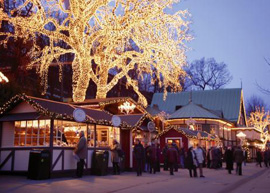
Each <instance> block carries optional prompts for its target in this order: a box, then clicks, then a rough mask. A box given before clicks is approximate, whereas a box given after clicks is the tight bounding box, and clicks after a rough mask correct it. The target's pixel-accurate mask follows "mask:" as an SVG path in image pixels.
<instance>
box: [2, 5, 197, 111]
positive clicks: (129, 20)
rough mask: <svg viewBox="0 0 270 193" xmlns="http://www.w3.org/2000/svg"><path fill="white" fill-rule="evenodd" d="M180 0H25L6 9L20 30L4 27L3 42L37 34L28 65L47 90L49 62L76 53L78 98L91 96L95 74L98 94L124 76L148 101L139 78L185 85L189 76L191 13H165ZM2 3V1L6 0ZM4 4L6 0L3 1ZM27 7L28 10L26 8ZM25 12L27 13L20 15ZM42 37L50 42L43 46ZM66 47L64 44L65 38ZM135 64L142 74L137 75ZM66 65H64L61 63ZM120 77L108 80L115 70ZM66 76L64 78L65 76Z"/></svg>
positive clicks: (175, 87)
mask: <svg viewBox="0 0 270 193" xmlns="http://www.w3.org/2000/svg"><path fill="white" fill-rule="evenodd" d="M176 2H178V0H164V1H160V0H151V1H149V0H125V1H123V0H103V1H100V0H25V1H20V2H18V3H17V5H18V6H17V7H16V8H15V9H14V10H11V11H10V13H6V12H5V11H4V10H3V9H0V22H1V21H7V22H8V23H9V24H10V25H12V26H13V28H14V33H7V32H0V37H3V38H2V39H3V40H2V41H1V42H0V43H1V44H4V45H6V44H7V42H8V40H9V39H10V38H15V39H16V38H22V39H25V40H31V41H32V42H33V44H34V45H33V48H32V49H31V51H30V53H29V55H30V56H31V58H32V62H31V63H30V64H29V65H28V68H29V69H31V68H33V67H35V68H36V70H37V73H39V75H40V77H41V79H42V86H44V92H43V93H45V92H46V89H47V88H48V85H47V81H48V73H49V66H50V65H51V64H52V63H56V64H59V65H60V68H61V61H60V57H61V56H63V55H66V54H72V55H73V56H74V59H73V61H72V62H71V63H72V70H73V85H72V87H73V100H74V101H75V102H82V101H84V100H85V95H86V90H87V88H88V86H89V82H90V80H92V81H93V82H94V83H95V84H96V85H97V93H96V98H106V95H107V93H108V92H109V91H110V90H111V89H112V88H113V87H114V86H115V85H116V84H117V83H118V81H119V80H120V79H122V78H125V79H126V85H127V86H131V87H132V88H133V90H134V91H135V92H136V94H137V95H138V97H139V101H138V102H139V103H141V104H143V105H144V106H147V100H146V98H145V97H144V96H143V95H142V94H141V92H140V91H139V88H138V78H141V79H143V78H144V77H145V76H144V75H145V74H148V75H151V77H152V80H151V83H154V82H155V81H158V83H159V86H160V87H164V97H166V94H167V91H166V89H167V88H168V87H170V88H171V89H172V90H173V91H179V90H180V89H181V86H180V84H179V77H181V76H184V75H185V72H184V71H183V70H182V66H183V65H184V64H185V63H186V56H185V52H186V50H187V47H186V46H185V44H186V42H187V41H189V40H191V39H192V38H191V36H190V35H189V34H188V31H189V24H190V22H189V21H188V17H189V14H188V12H187V11H178V12H176V13H174V14H167V13H165V11H164V10H165V9H166V8H171V7H172V4H173V3H176ZM0 3H1V2H0ZM2 6H3V5H2ZM25 11H27V12H28V13H29V14H28V16H24V15H23V13H25ZM20 15H22V16H20ZM40 37H45V38H46V39H48V42H49V43H48V44H47V45H45V46H44V47H41V46H39V39H40ZM63 42H64V43H65V44H66V45H67V46H66V47H63V46H62V47H61V46H60V45H63V44H61V43H63ZM130 70H136V72H137V74H138V77H136V78H131V76H130V74H129V72H130ZM60 71H61V69H60ZM111 71H113V72H114V73H113V75H114V77H113V78H112V80H110V81H108V77H109V73H110V72H111ZM60 79H61V78H60Z"/></svg>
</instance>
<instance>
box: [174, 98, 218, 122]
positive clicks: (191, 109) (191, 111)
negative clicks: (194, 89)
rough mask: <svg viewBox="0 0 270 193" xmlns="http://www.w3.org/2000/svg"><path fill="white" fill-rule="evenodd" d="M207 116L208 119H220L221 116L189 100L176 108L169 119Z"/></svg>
mask: <svg viewBox="0 0 270 193" xmlns="http://www.w3.org/2000/svg"><path fill="white" fill-rule="evenodd" d="M190 117H192V118H208V119H220V118H221V117H219V116H217V115H215V114H213V113H211V112H210V111H209V110H207V109H205V108H203V107H201V106H200V105H197V104H194V103H193V102H190V103H189V104H188V105H186V106H184V107H182V108H180V109H178V110H177V111H175V112H174V113H173V114H171V115H170V117H169V118H170V119H179V118H190Z"/></svg>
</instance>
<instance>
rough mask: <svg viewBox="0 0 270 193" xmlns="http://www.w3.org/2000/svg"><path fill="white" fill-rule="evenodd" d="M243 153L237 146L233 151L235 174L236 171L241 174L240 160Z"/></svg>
mask: <svg viewBox="0 0 270 193" xmlns="http://www.w3.org/2000/svg"><path fill="white" fill-rule="evenodd" d="M244 159H245V158H244V153H243V151H242V149H241V147H240V146H239V147H237V148H236V149H235V151H234V161H235V163H236V174H237V173H238V174H239V176H241V175H242V162H243V160H244Z"/></svg>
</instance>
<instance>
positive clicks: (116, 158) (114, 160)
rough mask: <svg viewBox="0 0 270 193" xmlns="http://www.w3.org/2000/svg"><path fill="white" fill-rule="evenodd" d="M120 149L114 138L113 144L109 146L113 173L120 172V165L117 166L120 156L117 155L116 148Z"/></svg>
mask: <svg viewBox="0 0 270 193" xmlns="http://www.w3.org/2000/svg"><path fill="white" fill-rule="evenodd" d="M119 149H120V145H119V143H118V142H117V140H116V139H114V140H113V144H112V146H111V147H110V150H111V161H112V164H113V174H114V175H116V174H120V167H119V162H120V158H119V155H118V150H119Z"/></svg>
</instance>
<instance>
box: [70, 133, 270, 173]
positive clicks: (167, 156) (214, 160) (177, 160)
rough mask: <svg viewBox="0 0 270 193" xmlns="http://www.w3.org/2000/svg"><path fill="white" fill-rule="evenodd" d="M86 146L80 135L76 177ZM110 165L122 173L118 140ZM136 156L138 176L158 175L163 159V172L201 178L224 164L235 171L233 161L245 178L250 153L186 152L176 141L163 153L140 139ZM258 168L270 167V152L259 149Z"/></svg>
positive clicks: (213, 149)
mask: <svg viewBox="0 0 270 193" xmlns="http://www.w3.org/2000/svg"><path fill="white" fill-rule="evenodd" d="M86 147H87V145H86V139H85V137H84V133H83V132H80V140H79V142H78V144H77V146H76V148H75V150H74V155H75V159H77V170H76V175H75V176H76V177H82V173H83V166H84V163H85V162H84V159H85V158H86V154H87V148H86ZM110 150H111V162H112V165H113V174H115V175H116V174H118V175H119V174H120V167H119V162H120V157H121V156H122V154H124V153H123V152H122V150H121V147H120V144H119V143H118V142H117V140H113V144H112V146H111V147H110ZM133 155H134V159H135V167H136V171H137V176H141V175H142V173H143V172H148V173H150V174H155V173H156V172H160V162H161V158H163V170H164V171H169V173H170V175H174V172H177V171H178V168H179V167H181V168H186V169H188V170H189V176H190V177H198V174H197V169H199V177H202V178H204V177H205V176H204V175H203V168H204V167H207V168H209V169H219V168H222V163H223V162H225V163H226V166H225V167H226V169H227V170H228V173H229V174H231V173H232V170H234V167H233V166H234V162H235V163H236V174H238V175H242V163H244V165H245V163H246V160H247V152H246V151H244V150H242V148H241V146H237V147H234V148H232V147H225V148H220V147H211V148H210V149H208V150H206V149H205V148H204V147H201V146H200V145H199V144H196V145H195V147H194V148H193V147H189V149H188V151H187V152H186V151H185V149H184V148H183V147H178V146H177V145H176V143H175V142H172V143H171V144H165V146H164V148H163V149H162V150H161V149H160V145H159V144H158V143H155V142H152V143H148V144H147V145H145V146H143V145H142V144H141V141H140V140H139V139H136V141H135V145H134V149H133ZM256 161H257V166H258V165H259V166H260V167H262V162H264V164H265V167H267V168H268V167H270V149H269V148H268V149H266V150H265V151H264V152H261V151H260V150H258V151H257V154H256Z"/></svg>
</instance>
